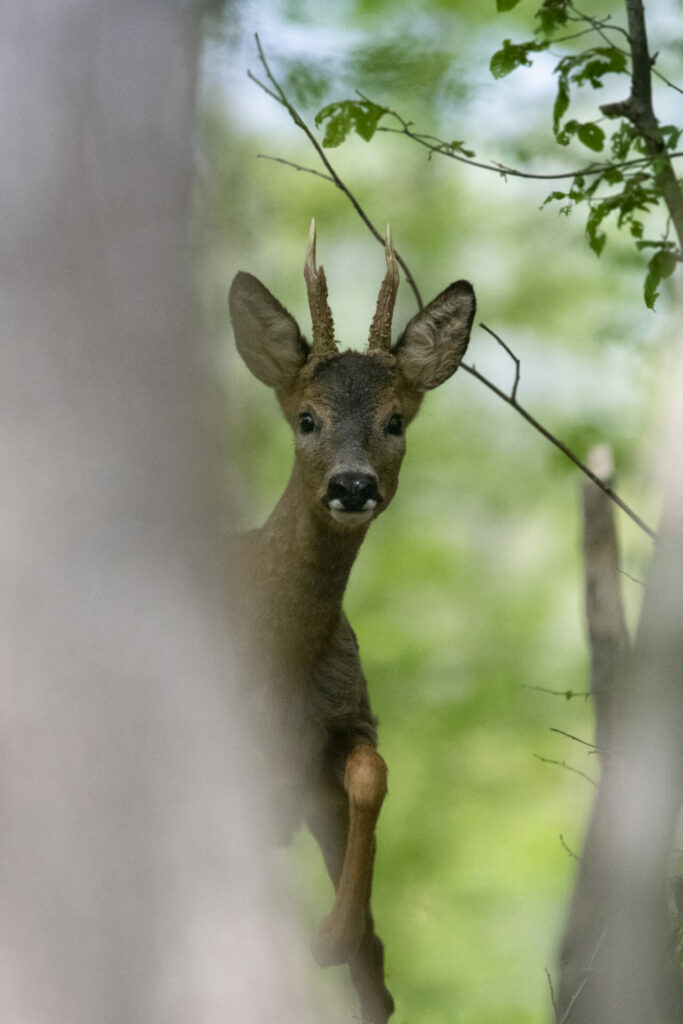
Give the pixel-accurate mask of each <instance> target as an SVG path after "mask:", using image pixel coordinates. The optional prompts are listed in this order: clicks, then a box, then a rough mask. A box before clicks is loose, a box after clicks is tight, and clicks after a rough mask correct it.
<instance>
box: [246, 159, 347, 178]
mask: <svg viewBox="0 0 683 1024" xmlns="http://www.w3.org/2000/svg"><path fill="white" fill-rule="evenodd" d="M256 159H257V160H272V161H273V163H276V164H284V165H285V167H292V168H293V169H294V170H295V171H303V172H304V173H305V174H315V176H316V178H322V179H323V181H331V182H332V183H333V184H334V178H333V177H332V176H331V175H330V174H323V172H322V171H316V169H315V167H302V166H301V164H295V163H294V162H293V161H292V160H284V159H283V158H282V157H281V156H269V155H268V153H257V154H256Z"/></svg>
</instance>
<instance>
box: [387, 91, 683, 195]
mask: <svg viewBox="0 0 683 1024" xmlns="http://www.w3.org/2000/svg"><path fill="white" fill-rule="evenodd" d="M387 114H390V115H392V116H393V117H395V118H396V119H397V120H398V121H399V123H400V124H401V127H400V128H392V127H391V126H390V125H378V127H377V131H378V132H385V133H387V134H389V135H405V136H406V137H407V138H409V139H412V141H413V142H417V143H418V145H420V146H424V148H425V149H428V150H429V151H430V152H431V153H438V154H440V155H441V156H447V157H448V158H449V159H451V160H457V161H458V163H461V164H467V165H468V166H469V167H477V168H479V169H480V170H482V171H493V172H494V173H496V174H498V175H499V176H500V177H501V178H507V177H510V178H527V179H529V180H533V181H562V180H563V179H565V178H576V177H579V176H580V177H584V178H588V177H592V176H593V175H594V174H604V172H605V171H607V170H611V169H616V170H622V168H624V167H638V166H640V165H642V164H651V163H653V161H654V159H655V158H654V157H649V156H643V157H636V158H634V159H633V160H622V161H620V162H618V163H591V164H587V165H586V166H585V167H579V168H576V169H575V170H571V171H556V172H555V173H553V174H537V173H533V172H532V171H521V170H519V169H518V168H516V167H509V166H508V165H507V164H502V163H497V162H493V163H485V162H484V161H483V160H475V159H474V158H473V157H469V156H465V155H464V154H462V153H458V152H457V151H456V150H454V149H453V147H452V146H451V145H450V143H448V142H444V140H443V139H439V138H437V137H436V136H435V135H429V134H427V133H425V132H414V131H412V130H411V128H410V122H408V121H404V119H403V118H402V117H401V115H400V114H398V113H397V112H396V111H395V110H389V109H388V108H387ZM682 156H683V150H679V151H677V152H676V153H669V159H670V160H673V159H675V158H677V157H682Z"/></svg>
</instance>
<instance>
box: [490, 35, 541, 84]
mask: <svg viewBox="0 0 683 1024" xmlns="http://www.w3.org/2000/svg"><path fill="white" fill-rule="evenodd" d="M547 45H548V44H547V43H539V42H530V43H513V42H511V40H509V39H504V40H503V48H502V50H497V51H496V53H494V55H493V57H491V63H490V65H489V67H490V69H491V74H492V75H493V77H494V78H505V76H506V75H509V74H510V72H511V71H514V70H515V68H519V67H522V66H523V65H524V66H526V67H530V66H531V59H530V57H529V54H530V53H534V52H538V51H539V50H545V49H546V48H547Z"/></svg>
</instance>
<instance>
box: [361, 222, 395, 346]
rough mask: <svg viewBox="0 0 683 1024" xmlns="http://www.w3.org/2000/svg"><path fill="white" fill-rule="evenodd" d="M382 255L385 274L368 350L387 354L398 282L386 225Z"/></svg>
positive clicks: (388, 228)
mask: <svg viewBox="0 0 683 1024" xmlns="http://www.w3.org/2000/svg"><path fill="white" fill-rule="evenodd" d="M384 255H385V257H386V261H387V272H386V274H385V275H384V280H383V281H382V287H381V288H380V290H379V296H378V298H377V309H376V311H375V315H374V317H373V320H372V325H371V327H370V340H369V343H368V348H369V349H370V350H371V351H372V350H373V349H375V350H377V349H380V350H382V349H384V350H385V351H387V352H388V351H389V349H390V348H391V318H392V316H393V314H394V303H395V302H396V292H397V291H398V280H399V278H398V264H397V262H396V253H395V252H394V247H393V245H392V244H391V228H390V227H389V225H388V224H387V233H386V235H385V238H384Z"/></svg>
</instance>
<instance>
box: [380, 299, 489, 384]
mask: <svg viewBox="0 0 683 1024" xmlns="http://www.w3.org/2000/svg"><path fill="white" fill-rule="evenodd" d="M476 308H477V304H476V301H475V298H474V289H473V288H472V285H471V284H470V283H469V281H456V282H455V283H454V284H451V285H449V286H448V288H446V290H445V291H443V292H441V294H440V295H437V297H436V298H435V299H433V300H432V301H431V302H430V303H429V305H428V306H425V308H424V309H422V310H420V312H419V313H418V314H417V315H416V316H414V317H413V319H412V320H410V321H409V323H408V325H407V327H406V329H405V331H404V332H403V334H402V335H401V337H400V338H399V340H398V341H397V342H396V344H395V345H394V348H393V352H394V355H395V356H396V358H397V359H398V364H399V367H400V369H401V373H402V374H403V376H404V377H405V379H406V381H407V383H408V385H409V386H410V387H411V388H414V390H415V391H430V390H431V389H432V388H435V387H438V385H439V384H443V382H444V381H445V380H448V378H449V377H450V376H451V374H453V373H455V371H456V370H457V369H458V367H459V366H460V363H461V362H462V358H463V356H464V355H465V351H466V350H467V344H468V342H469V340H470V331H471V330H472V321H473V320H474V313H475V310H476Z"/></svg>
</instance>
